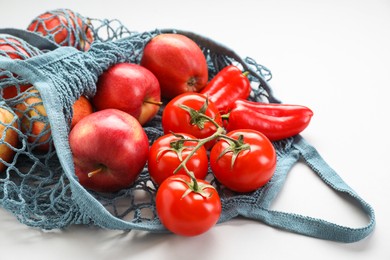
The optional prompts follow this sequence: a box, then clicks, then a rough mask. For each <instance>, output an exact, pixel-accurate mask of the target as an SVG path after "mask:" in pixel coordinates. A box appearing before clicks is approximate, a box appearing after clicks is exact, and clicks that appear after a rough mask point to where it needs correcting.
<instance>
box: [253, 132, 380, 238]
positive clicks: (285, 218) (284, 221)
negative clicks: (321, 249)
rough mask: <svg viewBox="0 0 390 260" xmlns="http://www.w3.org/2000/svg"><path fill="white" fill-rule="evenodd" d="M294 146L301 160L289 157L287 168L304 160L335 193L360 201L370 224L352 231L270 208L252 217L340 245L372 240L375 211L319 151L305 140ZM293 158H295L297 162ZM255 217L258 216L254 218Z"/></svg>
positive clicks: (300, 140) (290, 155)
mask: <svg viewBox="0 0 390 260" xmlns="http://www.w3.org/2000/svg"><path fill="white" fill-rule="evenodd" d="M293 146H294V148H295V149H296V151H298V153H299V157H296V154H295V153H289V154H288V155H287V157H288V158H287V159H288V160H287V161H288V163H287V165H288V166H292V165H293V163H292V162H293V161H294V160H295V161H297V159H303V161H304V162H305V163H306V164H307V165H308V166H309V167H310V168H311V169H312V170H313V171H314V172H315V173H316V174H317V175H318V176H319V177H320V178H321V179H322V180H323V181H324V182H325V183H326V184H327V185H329V186H330V187H331V188H332V189H333V190H335V191H337V192H341V193H343V194H345V195H346V196H349V197H350V198H351V199H352V200H354V201H356V202H357V203H358V204H359V205H360V206H361V208H362V209H363V211H364V212H365V213H366V214H367V215H368V217H369V223H368V224H367V225H366V226H364V227H361V228H351V227H346V226H341V225H338V224H335V223H331V222H328V221H326V220H323V219H318V218H312V217H309V216H303V215H299V214H294V213H287V212H281V211H275V210H270V209H269V208H268V206H265V207H264V206H263V207H261V208H260V210H259V212H257V213H254V212H252V213H254V214H252V216H251V217H256V218H258V219H260V220H262V221H264V222H265V223H266V224H268V225H270V226H274V227H277V228H280V229H285V230H288V231H291V232H295V233H299V234H303V235H307V236H312V237H316V238H321V239H326V240H332V241H337V242H345V243H351V242H356V241H359V240H361V239H363V238H365V237H366V236H368V235H369V234H370V233H371V232H372V231H373V229H374V226H375V214H374V210H373V208H372V207H371V206H370V205H369V204H368V203H367V202H365V201H364V200H363V199H362V198H361V197H360V196H359V195H358V194H357V193H356V192H355V191H354V190H353V189H352V188H350V187H349V186H348V185H347V184H346V183H345V182H344V181H343V180H342V179H341V178H340V177H339V176H338V175H337V173H336V172H335V171H334V170H333V169H332V168H331V167H330V166H329V165H328V164H327V163H326V162H325V161H324V159H323V158H322V157H321V156H320V154H319V153H318V152H317V150H316V149H315V148H314V147H313V146H312V145H310V144H309V143H308V142H307V141H305V140H304V139H303V138H302V137H301V136H297V137H296V139H295V142H294V144H293ZM290 157H291V158H290ZM292 157H295V159H294V158H292ZM279 186H280V185H279ZM279 186H278V185H277V186H276V187H275V189H278V188H280V187H279ZM273 193H274V192H272V191H270V192H269V194H271V196H273V197H274V195H275V194H273ZM269 203H271V201H269ZM255 214H256V216H254V215H255Z"/></svg>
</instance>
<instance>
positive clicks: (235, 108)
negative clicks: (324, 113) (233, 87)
mask: <svg viewBox="0 0 390 260" xmlns="http://www.w3.org/2000/svg"><path fill="white" fill-rule="evenodd" d="M312 116H313V112H312V110H311V109H309V108H308V107H305V106H301V105H290V104H274V103H259V102H253V101H248V100H242V99H240V100H236V101H235V102H234V103H233V104H232V105H231V106H230V107H229V114H228V123H227V126H226V128H227V131H232V130H235V129H243V128H246V129H254V130H257V131H259V132H262V133H263V134H264V135H266V136H267V137H268V138H269V139H270V140H271V141H276V140H281V139H284V138H287V137H291V136H294V135H297V134H299V133H300V132H302V131H303V130H304V129H305V128H306V127H307V126H308V125H309V123H310V120H311V117H312Z"/></svg>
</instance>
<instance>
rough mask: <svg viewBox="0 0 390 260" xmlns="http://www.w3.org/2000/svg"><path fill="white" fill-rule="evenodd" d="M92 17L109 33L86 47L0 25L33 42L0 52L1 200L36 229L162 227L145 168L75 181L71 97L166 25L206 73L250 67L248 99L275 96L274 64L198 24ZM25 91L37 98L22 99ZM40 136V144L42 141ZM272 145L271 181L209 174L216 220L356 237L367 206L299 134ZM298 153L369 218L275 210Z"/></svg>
mask: <svg viewBox="0 0 390 260" xmlns="http://www.w3.org/2000/svg"><path fill="white" fill-rule="evenodd" d="M89 21H90V23H89V26H90V28H92V29H93V32H94V34H95V35H98V34H99V30H105V31H106V32H109V33H105V34H104V35H105V36H99V37H96V38H95V39H96V40H95V41H94V43H93V44H92V45H91V47H90V48H89V49H88V51H80V50H77V49H76V48H73V47H64V46H59V45H58V44H55V43H53V41H51V40H50V39H48V38H44V37H42V36H39V35H38V34H36V33H31V32H27V31H24V30H16V29H2V30H0V33H1V36H2V37H3V38H2V39H3V42H8V44H9V43H10V40H9V39H10V38H8V37H11V38H12V37H17V38H16V39H17V41H18V42H19V43H18V44H21V45H22V46H23V49H31V53H29V54H26V55H24V56H23V57H19V58H17V59H15V57H13V58H12V59H11V58H10V56H11V55H15V53H14V51H10V52H3V53H0V87H1V88H0V89H1V91H2V93H3V94H4V92H5V91H6V90H7V89H10V88H12V89H13V91H14V95H13V96H12V95H11V96H10V97H8V98H3V100H2V101H1V103H0V108H2V109H3V110H7V111H9V113H10V114H11V115H12V116H11V117H10V118H11V120H9V122H7V123H4V122H1V123H0V124H1V126H2V127H0V130H1V131H2V138H1V140H0V147H3V148H4V147H6V148H7V149H10V150H12V151H13V153H14V156H13V157H12V158H10V159H9V160H8V159H6V160H4V159H1V161H0V163H1V164H3V165H5V167H4V169H3V171H2V172H1V173H0V205H1V206H2V207H4V208H5V209H7V210H8V211H10V212H12V214H14V215H15V216H16V218H17V219H18V220H19V221H20V222H21V223H24V224H26V225H28V226H32V227H37V228H41V229H56V228H66V227H68V226H70V225H75V224H87V225H95V226H98V227H102V228H107V229H119V230H145V231H149V232H167V230H166V229H165V228H164V226H163V225H162V224H161V222H160V221H159V219H158V216H157V214H156V209H155V201H154V198H155V193H156V187H155V185H154V184H153V182H152V181H151V180H150V178H149V176H148V172H147V167H145V168H144V170H143V172H142V173H141V175H140V177H139V178H138V179H137V181H136V183H135V184H134V185H133V186H131V187H129V188H128V189H124V190H121V191H118V192H116V193H110V194H102V193H96V192H93V191H90V190H86V189H85V188H83V187H82V186H81V185H80V184H79V182H78V180H77V177H76V176H75V173H74V168H73V161H72V154H71V150H70V148H69V143H68V134H69V125H70V122H71V119H72V105H73V103H74V102H75V101H76V100H77V99H78V98H79V97H80V96H81V95H85V96H88V97H92V96H93V95H94V94H95V91H96V81H97V79H98V77H99V75H100V74H102V73H103V71H105V70H106V69H107V68H109V67H110V66H112V65H114V64H117V63H120V62H132V63H139V62H140V58H141V57H142V51H143V48H144V46H145V45H146V44H147V43H148V41H149V40H150V39H151V38H153V37H154V36H156V35H157V34H160V33H166V32H170V33H179V34H183V35H186V36H188V37H189V38H191V39H193V40H194V41H195V42H196V43H198V45H199V46H200V47H201V49H202V50H203V52H204V54H205V56H206V58H207V61H208V65H209V72H210V78H211V77H213V76H214V75H215V74H216V73H217V72H218V71H219V70H221V69H222V68H223V67H225V66H226V65H228V64H236V65H238V66H242V68H243V69H245V70H247V71H249V75H248V77H249V79H250V81H251V83H252V88H253V89H252V94H251V97H250V99H251V100H254V101H262V102H279V100H278V99H277V98H275V97H274V95H273V93H272V90H271V88H270V87H269V85H268V83H267V82H268V81H269V80H270V79H271V73H270V71H269V70H268V69H267V68H266V67H264V66H262V65H260V64H258V63H257V62H256V61H254V60H253V59H251V58H245V59H243V58H241V57H240V56H238V55H237V54H236V53H235V52H234V51H233V50H231V49H229V48H227V47H226V46H224V45H222V44H220V43H218V42H216V41H214V40H212V39H210V38H207V37H204V36H201V35H199V34H196V33H192V32H187V31H180V30H175V29H164V30H155V31H150V32H141V33H139V32H131V31H129V30H127V29H125V28H124V27H123V26H122V25H121V24H120V23H119V22H118V21H115V20H114V21H113V22H112V21H106V20H103V21H99V20H93V19H90V20H89ZM91 21H92V22H91ZM115 28H116V29H115ZM117 28H119V30H117ZM118 32H119V33H118ZM1 42H2V40H0V43H1ZM13 44H16V43H13ZM11 49H12V48H11ZM22 91H24V92H22ZM28 98H30V100H31V99H33V100H35V101H37V102H28V101H26V100H28ZM42 106H44V108H45V111H44V112H42V109H40V108H42ZM3 110H0V111H3ZM161 110H162V109H161ZM161 110H160V112H159V114H158V115H157V116H156V117H155V118H154V119H153V120H152V121H151V122H149V123H148V124H147V125H145V126H144V129H145V131H146V133H147V135H148V137H149V141H150V143H153V142H154V140H156V139H157V138H158V137H159V136H161V135H162V134H163V132H162V129H161ZM0 116H1V113H0ZM2 121H4V120H2ZM34 123H40V124H44V125H45V129H46V131H44V132H43V133H40V134H39V135H36V134H35V135H34V134H33V133H31V132H33V131H32V130H33V129H32V128H33V127H32V126H33V125H34ZM9 132H12V133H14V134H16V135H17V139H18V140H17V142H16V143H15V141H10V140H8V138H6V137H7V136H10V135H11V134H9ZM43 144H44V145H45V149H42V145H43ZM273 144H274V146H275V148H276V151H277V168H276V172H275V174H274V176H273V178H272V179H271V180H270V181H269V183H267V184H266V185H265V186H264V187H262V188H260V189H258V190H256V191H254V192H251V193H245V194H240V193H234V192H232V191H230V190H228V189H225V188H223V187H222V186H221V185H219V184H218V182H217V181H216V180H214V179H213V177H212V174H211V172H210V173H209V179H210V180H211V183H212V184H213V185H214V186H215V187H216V189H217V190H218V192H219V194H220V196H221V201H222V214H221V217H220V219H219V223H222V222H226V221H228V220H230V219H232V218H235V217H237V216H241V217H245V218H248V219H253V220H256V221H261V222H263V223H266V224H267V225H270V226H273V227H276V228H279V229H283V230H288V231H290V232H295V233H298V234H302V235H307V236H312V237H316V238H321V239H326V240H332V241H339V242H355V241H359V240H361V239H363V238H365V237H366V236H368V235H369V234H370V233H371V232H372V231H373V229H374V226H375V216H374V210H373V208H372V207H371V206H370V205H369V204H368V203H367V202H365V201H364V200H363V199H362V198H361V197H360V196H359V195H358V194H357V193H356V192H355V191H354V190H353V189H352V188H351V187H349V186H348V185H347V184H346V183H345V182H344V181H343V180H342V179H341V178H340V177H339V175H338V174H337V173H336V172H335V171H334V170H333V169H332V168H331V167H330V166H329V165H328V164H327V163H326V162H325V161H324V159H323V158H322V157H321V156H320V154H319V153H318V151H317V150H316V149H315V148H314V147H313V146H312V145H310V144H309V143H308V142H307V141H306V140H305V139H304V138H303V137H302V136H301V135H297V136H294V137H291V138H288V139H284V140H281V141H276V142H273ZM113 159H114V158H113ZM298 161H299V162H303V163H305V164H306V165H308V166H309V167H310V169H312V170H313V172H314V173H316V174H317V175H318V176H319V177H320V178H321V179H322V180H323V181H324V183H325V184H327V185H328V186H329V187H330V188H332V189H333V190H335V191H337V192H338V193H340V194H343V195H344V196H346V197H348V198H350V199H352V200H353V201H356V203H358V204H359V205H360V206H361V209H362V211H363V212H364V213H365V214H367V216H368V218H369V221H368V223H367V225H365V226H363V227H360V228H352V227H348V226H341V225H338V224H335V223H331V222H328V221H326V220H323V219H318V218H312V217H310V216H304V215H298V214H293V213H288V212H280V211H275V210H271V209H270V207H271V204H272V201H273V200H274V198H275V197H276V196H277V194H278V192H279V191H280V189H281V188H282V187H283V184H284V182H285V179H286V176H287V174H288V172H289V171H290V169H291V168H292V167H293V166H294V165H295V164H296V163H297V162H298Z"/></svg>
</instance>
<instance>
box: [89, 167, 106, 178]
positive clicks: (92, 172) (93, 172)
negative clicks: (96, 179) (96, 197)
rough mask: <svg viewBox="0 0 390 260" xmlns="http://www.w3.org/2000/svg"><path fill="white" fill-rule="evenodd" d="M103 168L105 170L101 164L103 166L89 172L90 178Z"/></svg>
mask: <svg viewBox="0 0 390 260" xmlns="http://www.w3.org/2000/svg"><path fill="white" fill-rule="evenodd" d="M102 170H103V167H102V166H101V167H99V168H97V169H96V170H94V171H91V172H89V173H88V178H91V177H93V176H94V175H95V174H97V173H99V172H101V171H102Z"/></svg>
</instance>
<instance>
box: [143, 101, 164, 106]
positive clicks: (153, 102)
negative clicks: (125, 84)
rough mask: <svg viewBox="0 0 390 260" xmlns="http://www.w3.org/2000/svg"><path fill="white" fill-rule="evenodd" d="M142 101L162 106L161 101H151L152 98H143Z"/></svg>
mask: <svg viewBox="0 0 390 260" xmlns="http://www.w3.org/2000/svg"><path fill="white" fill-rule="evenodd" d="M144 103H148V104H152V105H156V106H162V104H163V102H161V101H153V100H145V101H144Z"/></svg>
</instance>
